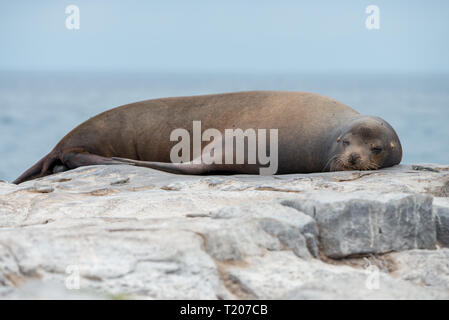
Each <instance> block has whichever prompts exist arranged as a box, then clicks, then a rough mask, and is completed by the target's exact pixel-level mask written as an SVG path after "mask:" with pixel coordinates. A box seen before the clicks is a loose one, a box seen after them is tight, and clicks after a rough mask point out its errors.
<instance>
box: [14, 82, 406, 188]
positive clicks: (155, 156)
mask: <svg viewBox="0 0 449 320" xmlns="http://www.w3.org/2000/svg"><path fill="white" fill-rule="evenodd" d="M194 121H201V125H202V128H204V129H206V128H215V129H216V130H218V131H219V132H224V131H225V130H226V129H228V128H230V129H232V128H240V129H242V130H243V131H245V130H247V129H255V130H257V129H267V130H269V129H277V133H278V137H277V139H278V140H277V148H278V150H277V151H278V163H277V172H276V173H277V174H288V173H310V172H323V171H337V170H370V169H379V168H383V167H389V166H393V165H396V164H399V163H400V162H401V158H402V147H401V143H400V141H399V138H398V136H397V134H396V132H395V131H394V129H393V128H392V127H391V126H390V125H389V124H388V123H387V122H386V121H385V120H383V119H381V118H378V117H371V116H363V115H360V114H359V113H358V112H356V111H355V110H353V109H352V108H350V107H348V106H346V105H344V104H342V103H340V102H337V101H335V100H333V99H330V98H327V97H324V96H320V95H317V94H312V93H305V92H285V91H250V92H236V93H225V94H213V95H202V96H189V97H176V98H163V99H153V100H146V101H141V102H136V103H131V104H128V105H124V106H121V107H117V108H114V109H111V110H109V111H106V112H103V113H101V114H99V115H97V116H95V117H93V118H91V119H89V120H87V121H86V122H84V123H82V124H81V125H79V126H78V127H76V128H75V129H73V130H72V131H71V132H70V133H68V134H67V135H66V136H65V137H64V138H63V139H62V140H61V141H60V142H59V143H58V144H57V145H56V147H55V148H54V149H53V150H52V151H51V152H50V153H49V154H48V155H46V156H45V157H44V158H43V159H41V160H40V161H39V162H37V163H36V164H35V165H34V166H32V167H31V168H30V169H28V170H27V171H26V172H24V173H23V174H22V175H21V176H20V177H19V178H17V179H16V180H15V181H14V183H16V184H19V183H21V182H24V181H27V180H30V179H34V178H38V177H42V176H46V175H49V174H52V173H56V172H60V171H65V170H68V169H74V168H77V167H80V166H88V165H114V164H132V165H137V166H144V167H150V168H156V169H160V170H164V171H169V172H174V173H184V174H214V173H231V174H232V173H247V174H257V173H259V170H260V168H261V167H263V164H261V163H260V162H259V161H257V162H256V163H252V164H251V163H248V161H246V160H248V157H246V158H245V162H244V163H241V162H240V163H239V164H224V163H223V164H216V163H213V164H205V163H197V162H195V161H192V160H194V156H192V157H190V158H189V159H190V160H191V161H190V162H184V163H172V162H171V161H170V152H171V149H172V148H173V146H174V145H176V143H177V141H170V135H171V132H172V131H173V130H174V129H176V128H184V129H186V130H188V132H189V133H191V132H192V123H193V122H194ZM191 144H193V142H192V143H191ZM205 144H206V142H204V141H202V142H201V146H202V147H203V146H204V145H205ZM246 148H248V147H247V146H246ZM271 150H272V151H273V150H274V149H273V148H272V147H271ZM223 157H224V156H223ZM234 159H235V156H234ZM234 163H236V162H234Z"/></svg>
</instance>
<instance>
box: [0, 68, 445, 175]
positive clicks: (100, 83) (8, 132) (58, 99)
mask: <svg viewBox="0 0 449 320" xmlns="http://www.w3.org/2000/svg"><path fill="white" fill-rule="evenodd" d="M243 90H291V91H308V92H314V93H319V94H322V95H325V96H329V97H332V98H334V99H336V100H338V101H340V102H343V103H345V104H347V105H349V106H351V107H353V108H354V109H355V110H357V111H359V112H360V113H362V114H369V115H377V116H380V117H382V118H384V119H385V120H387V121H388V122H389V123H390V124H391V125H392V126H393V127H394V128H395V129H396V131H397V133H398V135H399V137H400V139H401V142H402V146H403V150H404V157H403V163H442V164H448V163H449V124H448V123H449V75H444V74H440V75H437V74H324V73H319V74H264V73H259V74H235V73H163V72H155V73H83V72H77V73H68V72H67V73H64V72H5V71H3V72H0V155H1V156H0V179H4V180H8V181H11V180H13V179H14V178H16V177H17V176H18V175H19V174H21V173H22V172H23V171H24V170H26V169H27V168H28V167H30V166H31V165H33V164H34V163H35V162H36V161H38V160H39V159H40V158H41V157H43V156H44V155H46V154H47V153H48V152H49V151H50V150H51V149H52V148H53V147H54V145H55V144H56V143H57V142H58V141H59V140H60V139H61V138H62V137H63V136H64V135H65V134H66V133H68V132H69V131H70V130H71V129H72V128H74V127H75V126H76V125H78V124H79V123H81V122H82V121H85V120H87V119H88V118H89V117H91V116H94V115H96V114H98V113H99V112H102V111H105V110H108V109H110V108H113V107H116V106H119V105H123V104H127V103H131V102H135V101H140V100H146V99H151V98H158V97H168V96H183V95H197V94H208V93H220V92H230V91H243Z"/></svg>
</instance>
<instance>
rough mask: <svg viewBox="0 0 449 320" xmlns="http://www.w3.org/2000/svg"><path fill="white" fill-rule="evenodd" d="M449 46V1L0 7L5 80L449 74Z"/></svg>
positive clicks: (59, 0) (170, 1) (43, 2)
mask: <svg viewBox="0 0 449 320" xmlns="http://www.w3.org/2000/svg"><path fill="white" fill-rule="evenodd" d="M71 4H73V5H76V6H78V8H79V10H80V29H79V30H69V29H67V28H66V25H65V21H66V18H67V16H68V14H66V13H65V9H66V7H67V6H68V5H71ZM368 5H377V6H378V7H379V10H380V16H379V17H380V29H378V30H368V29H367V28H366V27H365V20H366V18H367V16H368V14H367V13H366V12H365V9H366V7H367V6H368ZM448 40H449V1H447V0H429V1H420V0H408V1H401V0H394V1H391V0H386V1H384V0H382V1H381V0H371V1H362V0H353V1H351V0H342V1H335V0H329V1H325V0H321V1H298V0H295V1H282V0H279V1H264V0H258V1H256V0H254V1H245V0H226V1H225V0H222V1H214V0H204V1H200V0H189V1H185V0H179V1H175V0H164V1H133V0H128V1H117V0H83V1H81V0H72V1H63V0H53V1H49V0H40V1H35V0H22V1H6V0H0V70H67V71H72V70H79V71H81V70H86V71H104V70H108V71H151V70H160V71H163V70H168V71H189V72H191V71H201V72H204V71H211V72H215V71H232V72H238V71H242V72H301V71H307V72H375V73H376V72H416V73H421V72H429V73H447V72H449V58H448V57H449V41H448Z"/></svg>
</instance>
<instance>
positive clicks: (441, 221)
mask: <svg viewBox="0 0 449 320" xmlns="http://www.w3.org/2000/svg"><path fill="white" fill-rule="evenodd" d="M433 211H434V214H435V222H436V226H437V240H438V242H439V243H440V244H441V245H442V246H444V247H449V198H435V199H434V204H433Z"/></svg>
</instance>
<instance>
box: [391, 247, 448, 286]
mask: <svg viewBox="0 0 449 320" xmlns="http://www.w3.org/2000/svg"><path fill="white" fill-rule="evenodd" d="M389 259H391V261H392V263H393V264H394V266H393V267H394V268H393V270H392V276H393V277H395V278H399V279H402V280H406V281H407V282H412V283H414V284H416V285H420V286H425V287H428V288H439V289H441V290H445V291H446V292H449V249H447V248H444V249H439V250H409V251H403V252H395V253H391V254H389Z"/></svg>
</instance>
